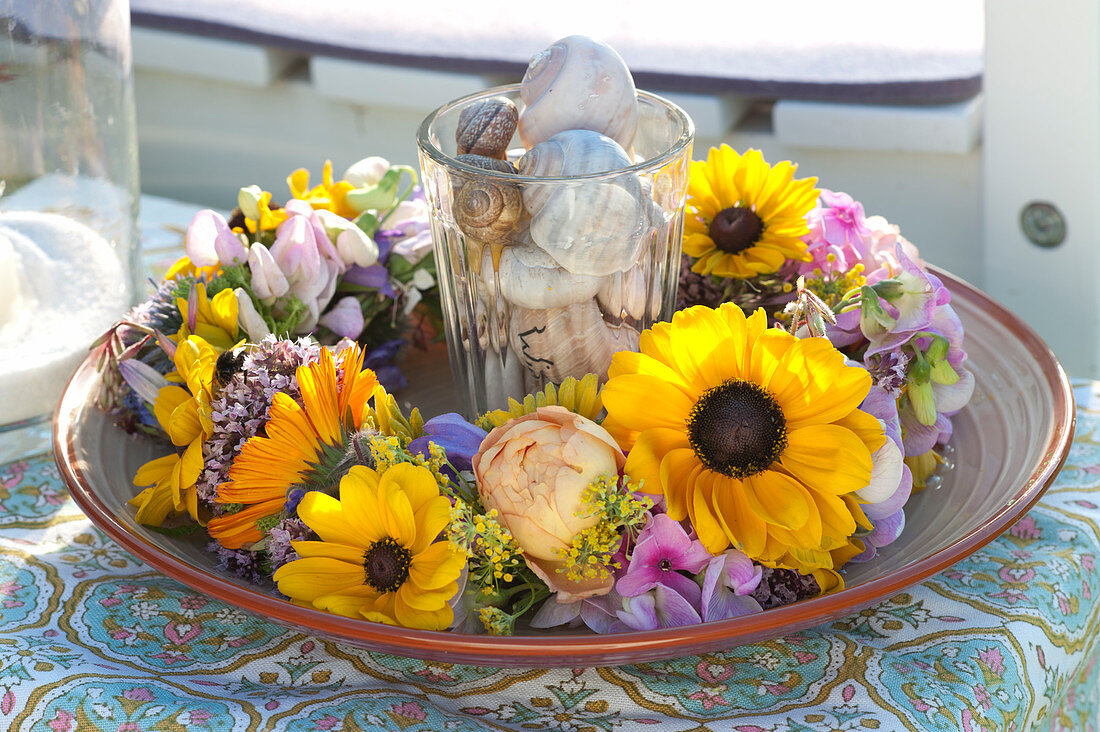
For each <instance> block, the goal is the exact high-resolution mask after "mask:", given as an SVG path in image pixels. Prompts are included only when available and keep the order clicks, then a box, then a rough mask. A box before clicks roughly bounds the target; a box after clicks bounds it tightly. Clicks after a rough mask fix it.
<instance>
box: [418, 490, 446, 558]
mask: <svg viewBox="0 0 1100 732" xmlns="http://www.w3.org/2000/svg"><path fill="white" fill-rule="evenodd" d="M415 518H416V541H414V542H413V545H412V546H411V547H409V551H411V552H412V553H413V554H419V553H420V552H422V551H424V550H425V549H426V548H427V546H428V545H429V544H430V543H432V542H433V541H435V539H436V537H437V536H439V534H440V533H441V532H442V531H443V529H445V528H446V527H447V524H449V523H450V522H451V502H450V501H449V500H447V499H446V498H445V497H443V496H440V495H437V496H436V497H435V498H432V499H431V500H429V501H428V502H427V503H425V504H424V505H423V506H421V507H420V510H418V511H417V512H416V514H415Z"/></svg>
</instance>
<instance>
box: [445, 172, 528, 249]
mask: <svg viewBox="0 0 1100 732" xmlns="http://www.w3.org/2000/svg"><path fill="white" fill-rule="evenodd" d="M454 217H455V222H456V223H457V224H458V226H459V228H460V229H462V231H463V232H464V233H465V234H466V235H467V236H472V237H474V238H475V239H480V240H482V241H485V242H490V243H493V242H504V241H507V240H508V237H509V234H510V233H511V232H512V230H513V229H515V227H516V225H517V224H518V223H519V221H520V219H522V218H523V199H522V197H521V196H520V193H519V188H517V187H516V186H515V185H514V184H512V183H507V182H505V181H496V180H490V179H489V178H468V179H467V180H466V181H465V182H463V183H462V184H461V185H459V187H458V190H456V191H455V195H454Z"/></svg>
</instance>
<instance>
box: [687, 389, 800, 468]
mask: <svg viewBox="0 0 1100 732" xmlns="http://www.w3.org/2000/svg"><path fill="white" fill-rule="evenodd" d="M688 441H689V442H690V443H691V446H692V448H693V449H694V450H695V455H696V456H697V457H698V458H699V460H701V461H702V462H703V464H704V465H706V466H707V467H708V468H710V469H711V470H713V471H715V472H718V473H722V474H723V475H728V476H730V477H731V478H737V479H739V480H744V479H745V478H747V477H749V476H750V475H756V474H757V473H760V472H763V471H765V470H767V469H768V466H770V465H771V464H772V463H773V462H775V461H776V460H778V459H779V456H780V455H781V454H782V453H783V450H784V449H785V448H786V447H787V422H786V420H785V419H784V418H783V410H782V409H781V408H780V406H779V403H778V402H777V401H776V400H775V397H773V396H772V395H771V394H770V393H768V391H767V390H766V389H764V388H763V387H761V386H760V385H759V384H756V383H754V382H752V381H743V380H741V379H728V380H726V381H725V382H723V383H721V384H719V385H718V386H716V387H714V388H712V389H708V390H707V391H705V392H703V395H702V396H701V397H700V398H699V401H697V402H696V403H695V406H694V407H693V408H692V410H691V414H690V415H688Z"/></svg>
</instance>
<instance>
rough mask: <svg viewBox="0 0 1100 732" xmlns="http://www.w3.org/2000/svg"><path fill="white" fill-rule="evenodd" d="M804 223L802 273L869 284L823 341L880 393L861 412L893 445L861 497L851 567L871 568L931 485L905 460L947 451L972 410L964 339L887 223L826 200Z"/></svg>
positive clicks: (946, 297)
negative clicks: (910, 503) (863, 519)
mask: <svg viewBox="0 0 1100 732" xmlns="http://www.w3.org/2000/svg"><path fill="white" fill-rule="evenodd" d="M807 223H808V225H809V228H810V233H809V234H808V235H807V236H806V237H805V238H804V240H805V242H806V245H807V251H808V253H809V254H810V261H809V262H805V263H801V264H800V265H799V273H801V274H805V275H807V276H808V277H818V276H821V274H822V273H824V274H825V276H826V277H829V276H832V275H834V274H836V273H848V272H851V271H853V269H854V268H856V267H857V265H858V266H860V267H862V276H863V277H864V278H865V280H866V282H865V284H863V285H862V287H860V288H859V294H858V298H854V299H853V300H851V301H849V302H848V303H846V304H845V305H844V306H843V307H841V310H840V312H838V313H837V324H836V325H835V326H830V327H829V329H828V332H827V335H828V337H829V339H830V340H831V341H832V342H833V344H834V345H835V346H837V348H840V349H841V350H844V351H845V352H846V353H849V354H851V355H852V356H853V357H858V358H859V359H860V362H861V365H862V366H864V367H865V368H866V369H867V370H868V371H869V372H870V373H871V376H872V378H873V380H874V384H875V386H874V388H873V389H872V391H871V393H870V394H869V395H868V397H867V400H866V401H865V402H864V404H863V405H862V409H863V410H864V411H867V412H869V413H870V414H872V415H874V416H875V417H877V418H878V419H879V420H880V421H882V423H883V424H884V425H885V429H886V434H887V436H888V438H889V439H888V440H887V443H886V445H884V446H883V447H882V448H881V449H880V450H879V451H878V452H876V454H875V455H874V465H875V475H874V477H873V481H872V482H873V485H872V486H869V487H868V488H867V489H864V490H863V491H860V492H859V493H860V497H861V498H862V499H864V500H865V501H868V502H869V503H868V505H867V506H865V507H864V511H865V513H866V514H867V517H868V518H869V519H870V520H871V522H872V523H873V524H874V527H875V528H874V530H873V531H872V532H871V533H870V534H869V535H866V536H863V537H862V538H863V541H864V544H865V546H866V550H865V551H864V552H863V553H862V554H860V555H859V556H857V557H855V558H854V560H853V561H865V560H867V559H870V558H872V557H874V556H875V554H876V553H877V551H878V548H879V547H882V546H885V545H886V544H889V543H890V542H892V541H894V540H895V539H896V538H897V537H898V536H899V535H900V533H901V530H902V529H903V528H904V526H905V514H904V512H903V511H902V508H903V506H904V505H905V501H906V500H907V499H908V497H909V494H910V492H911V490H912V487H913V484H914V480H916V482H917V483H918V484H922V483H923V480H924V478H925V477H926V476H925V475H916V476H914V475H913V473H912V472H911V471H910V468H909V467H908V466H906V465H905V464H904V463H903V458H906V457H908V458H916V457H918V456H922V455H925V454H927V453H929V451H931V450H933V449H934V448H935V447H936V446H937V445H940V444H944V443H946V442H947V440H948V439H949V438H950V436H951V420H950V417H951V416H952V415H954V414H955V413H956V412H957V411H958V410H960V409H962V407H963V406H965V405H966V403H967V402H968V401H969V400H970V397H971V395H972V394H973V391H974V377H973V375H972V374H971V373H970V371H968V370H967V369H966V368H965V366H964V362H965V361H966V352H965V351H964V350H963V347H962V342H963V329H962V324H961V322H960V321H959V318H958V315H956V314H955V311H954V309H953V308H952V307H951V293H950V292H949V291H948V290H947V288H946V287H945V286H944V284H943V282H941V281H940V279H939V278H938V277H936V276H935V275H934V274H932V273H930V272H928V271H927V270H926V268H925V266H924V263H923V262H922V261H921V259H920V256H919V253H918V252H917V249H916V247H914V246H913V245H912V244H911V243H909V242H908V241H907V240H906V239H905V238H904V237H903V236H901V233H900V230H899V229H898V227H896V226H892V225H891V224H889V222H887V221H886V219H884V218H882V217H881V216H872V217H869V218H865V217H864V213H863V207H862V206H861V205H860V204H859V203H858V202H856V201H853V200H852V198H851V197H850V196H848V195H847V194H844V193H834V192H832V191H826V190H823V191H822V193H821V198H820V200H819V202H818V205H817V207H816V208H815V209H814V210H813V211H811V212H810V214H809V215H808V217H807ZM857 271H858V270H857Z"/></svg>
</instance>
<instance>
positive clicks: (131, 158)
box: [0, 0, 139, 462]
mask: <svg viewBox="0 0 1100 732" xmlns="http://www.w3.org/2000/svg"><path fill="white" fill-rule="evenodd" d="M0 186H2V187H3V194H2V196H0V462H4V461H6V460H10V459H14V458H16V457H21V456H23V455H25V454H27V452H26V451H27V450H28V449H29V450H32V451H33V450H34V449H38V450H43V451H44V450H45V449H47V448H48V445H49V443H48V441H43V440H42V439H41V438H42V433H44V432H45V431H46V430H47V429H48V426H49V417H50V415H51V413H52V412H53V409H54V407H55V405H56V403H57V399H58V397H59V395H60V394H61V392H62V390H63V389H64V386H65V384H66V382H67V381H68V377H69V375H70V374H71V373H72V371H73V370H74V369H75V367H76V366H77V364H79V363H80V361H81V359H82V358H83V357H84V356H85V354H86V353H87V351H88V347H89V345H90V344H91V343H92V342H93V341H94V340H95V339H96V338H97V337H98V336H99V335H100V334H101V333H103V332H104V331H105V330H107V329H108V328H109V327H110V326H111V325H112V323H114V321H116V320H117V319H118V318H119V317H120V316H122V314H123V313H124V312H125V311H126V310H127V308H129V307H130V306H131V305H132V304H133V299H134V294H135V292H136V284H137V278H138V274H139V267H138V264H137V263H138V256H139V251H138V243H137V238H136V235H135V234H136V222H137V205H138V176H137V141H136V134H135V128H134V100H133V77H132V73H131V60H130V7H129V2H128V0H0Z"/></svg>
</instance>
